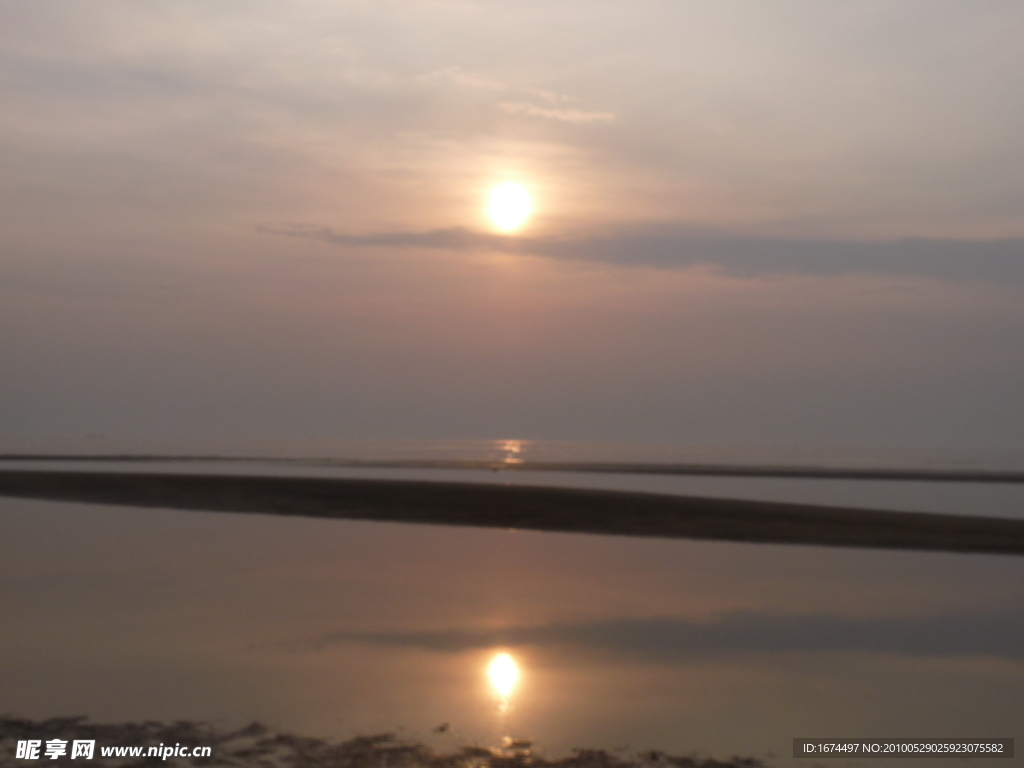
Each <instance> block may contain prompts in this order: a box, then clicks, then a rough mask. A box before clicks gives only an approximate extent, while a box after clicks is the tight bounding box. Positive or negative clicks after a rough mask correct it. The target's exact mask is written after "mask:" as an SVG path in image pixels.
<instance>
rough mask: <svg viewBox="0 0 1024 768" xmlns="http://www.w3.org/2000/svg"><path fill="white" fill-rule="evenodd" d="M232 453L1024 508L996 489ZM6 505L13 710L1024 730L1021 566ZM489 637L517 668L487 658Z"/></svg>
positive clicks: (869, 500) (295, 723)
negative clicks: (494, 668)
mask: <svg viewBox="0 0 1024 768" xmlns="http://www.w3.org/2000/svg"><path fill="white" fill-rule="evenodd" d="M83 468H84V467H83ZM107 468H115V467H113V466H111V467H107ZM117 468H120V467H117ZM154 468H156V469H165V470H170V471H173V470H180V469H181V467H180V466H179V465H175V464H172V463H168V464H166V465H161V466H155V467H154V466H148V467H145V469H147V470H153V469H154ZM188 469H189V471H197V469H198V468H197V467H194V466H193V467H189V468H188ZM203 471H225V468H224V466H220V465H209V466H206V467H205V468H203ZM230 471H246V472H249V471H254V472H255V471H260V472H265V471H274V472H289V473H293V472H301V473H309V474H339V473H340V474H357V475H359V476H367V475H373V476H401V477H424V476H426V477H432V478H437V479H467V480H471V481H483V482H517V483H518V482H525V483H532V484H539V483H556V484H562V485H589V486H592V487H618V488H630V489H643V490H655V491H660V492H670V493H699V494H704V495H722V496H736V497H744V498H772V499H779V500H792V501H814V502H823V503H835V504H844V505H851V506H854V505H860V506H877V507H879V508H894V509H918V510H921V511H938V512H951V513H954V512H956V513H976V514H996V515H1008V516H1017V515H1021V514H1022V509H1024V504H1022V502H1024V491H1022V489H1021V487H1020V486H1012V485H1004V486H996V485H992V486H980V485H974V486H971V485H966V484H963V485H961V484H928V483H873V482H868V483H865V482H842V483H838V482H828V481H797V480H737V479H707V478H704V479H702V478H665V477H655V478H637V477H611V476H582V475H553V474H547V473H487V472H471V471H464V472H446V473H438V472H432V473H423V472H408V471H406V472H399V471H397V470H376V471H373V472H369V471H365V470H363V471H359V472H356V471H354V470H344V471H339V470H333V469H326V468H322V467H321V468H309V467H306V468H295V467H290V468H289V467H286V468H281V467H278V468H276V469H270V470H268V468H267V467H265V466H247V467H241V468H239V467H238V466H237V465H236V466H235V467H234V469H231V470H230ZM0 520H2V525H3V530H4V536H3V537H2V540H0V600H2V606H0V609H2V615H3V616H4V617H5V618H4V627H5V631H4V633H3V638H2V640H0V642H2V644H3V652H2V653H0V676H2V679H3V680H4V685H3V686H2V687H0V710H2V711H8V712H11V713H16V714H20V715H24V716H28V717H46V716H51V715H58V714H88V715H90V716H91V717H92V718H94V719H96V720H103V721H122V720H139V719H146V718H154V719H165V720H173V719H179V718H188V719H207V720H212V721H214V722H218V723H223V724H234V723H239V722H242V721H247V720H251V719H258V720H262V721H264V722H268V723H270V724H272V725H274V726H276V727H279V728H285V729H290V730H294V731H296V732H300V733H306V734H310V735H323V736H333V737H345V736H351V735H353V734H356V733H366V732H377V731H382V730H396V729H402V730H401V731H400V733H403V734H406V735H408V736H409V737H410V738H423V739H427V740H433V741H435V742H440V745H442V746H443V745H444V744H446V743H451V745H452V746H454V745H455V744H456V743H458V744H461V743H464V742H468V741H475V742H479V743H483V744H498V743H499V742H500V740H501V739H502V737H505V736H517V737H528V738H532V739H535V740H536V742H537V744H538V746H539V747H540V748H541V749H542V750H543V751H544V752H545V753H548V754H559V753H562V752H565V751H567V750H569V749H571V748H573V747H619V746H625V745H630V746H632V747H634V748H637V749H640V748H646V747H651V748H661V749H667V750H670V751H682V752H689V751H698V752H701V753H704V754H709V753H710V754H715V755H720V756H726V755H733V754H742V755H750V756H758V757H768V758H770V759H771V762H773V763H775V764H780V765H784V764H788V763H792V762H794V761H792V760H791V759H790V758H789V757H788V754H789V750H790V748H791V747H790V745H791V740H792V738H793V737H794V736H815V735H852V736H901V735H902V736H922V735H929V736H930V735H934V736H1015V735H1016V736H1020V735H1024V734H1018V733H1017V730H1018V728H1019V724H1020V723H1021V722H1022V716H1024V559H1021V558H1014V557H1002V556H976V555H948V554H927V553H902V552H880V551H878V552H876V551H857V550H843V549H825V548H817V547H797V546H774V545H772V546H766V545H747V544H731V543H716V542H694V541H669V540H652V539H618V538H614V537H604V536H589V535H576V534H548V533H532V532H521V531H502V530H480V529H460V528H445V527H429V526H415V525H403V524H386V523H364V522H355V521H329V520H303V519H284V518H274V517H269V516H259V515H232V514H212V513H200V512H178V511H172V510H153V509H133V508H116V507H104V506H92V505H81V504H70V503H51V502H41V501H26V500H15V499H0ZM499 653H508V654H509V655H510V656H511V657H512V660H514V662H515V664H516V666H517V668H518V673H519V677H518V679H517V680H511V678H510V677H509V676H508V674H506V676H505V677H504V678H500V677H499V679H497V680H496V679H494V676H493V675H491V676H489V675H488V667H489V665H490V664H491V663H492V661H493V660H494V658H495V657H496V655H497V654H499ZM506 672H507V670H506ZM499 688H501V689H503V691H499ZM442 723H448V724H450V728H449V729H448V730H447V731H446V732H445V733H443V734H434V733H433V729H434V728H436V727H437V726H439V725H440V724H442ZM797 762H799V761H797ZM1011 762H1012V763H1016V762H1018V761H1006V762H1003V763H1001V764H1010V763H1011ZM871 764H873V765H878V764H879V763H877V762H872V763H871ZM901 764H903V765H907V763H905V762H901Z"/></svg>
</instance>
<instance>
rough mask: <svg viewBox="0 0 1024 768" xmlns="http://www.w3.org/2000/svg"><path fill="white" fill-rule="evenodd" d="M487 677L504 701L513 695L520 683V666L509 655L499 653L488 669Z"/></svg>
mask: <svg viewBox="0 0 1024 768" xmlns="http://www.w3.org/2000/svg"><path fill="white" fill-rule="evenodd" d="M487 677H488V678H490V680H491V685H492V686H493V687H494V690H495V692H496V693H497V694H498V695H499V696H500V697H501V698H503V699H507V698H508V697H509V696H511V695H512V691H514V690H515V688H516V683H518V682H519V665H518V664H516V660H515V659H513V658H512V657H511V656H510V655H509V654H507V653H499V654H498V655H497V656H495V657H494V660H493V661H492V662H491V664H490V666H489V667H487Z"/></svg>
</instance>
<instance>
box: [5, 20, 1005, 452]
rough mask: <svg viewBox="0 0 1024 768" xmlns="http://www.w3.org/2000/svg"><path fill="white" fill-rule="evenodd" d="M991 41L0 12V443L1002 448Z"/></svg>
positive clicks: (833, 25) (997, 113)
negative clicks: (518, 198) (499, 208)
mask: <svg viewBox="0 0 1024 768" xmlns="http://www.w3.org/2000/svg"><path fill="white" fill-rule="evenodd" d="M1022 36H1024V8H1022V7H1021V5H1020V4H1019V3H1018V2H1015V0H1006V1H1003V0H960V1H957V2H948V1H946V0H921V1H920V2H914V1H911V0H901V1H900V2H891V1H887V2H873V1H871V0H863V1H860V2H830V3H821V2H811V1H810V0H807V1H803V2H787V1H785V0H778V1H777V2H772V3H754V2H729V1H728V0H725V1H722V2H714V3H697V2H667V1H666V2H640V1H636V0H634V1H631V2H602V1H601V0H587V1H586V2H568V1H567V2H560V3H551V2H544V3H539V2H538V3H533V2H514V3H513V2H503V3H499V2H470V1H468V0H467V1H466V2H454V1H453V2H413V1H412V0H409V1H406V2H341V1H338V0H332V2H320V1H318V0H310V1H305V2H298V3H287V4H283V3H279V2H259V1H255V0H246V1H245V2H233V1H229V0H224V1H223V2H217V3H208V2H187V1H185V0H178V1H176V2H144V1H142V0H134V1H133V2H111V1H108V0H92V1H91V2H88V3H61V4H54V3H38V2H30V1H28V0H15V1H14V2H7V3H4V4H3V5H2V7H0V200H2V205H0V367H2V375H0V433H2V434H3V435H4V436H5V437H6V438H8V439H9V440H10V441H11V442H12V443H13V444H16V443H17V442H18V441H19V440H22V441H25V440H29V439H30V438H32V439H35V438H46V439H50V438H53V439H54V440H63V439H70V438H76V437H80V436H82V435H86V434H102V435H107V436H111V437H122V438H131V437H147V438H154V437H155V438H162V437H167V438H168V439H170V438H186V439H188V438H205V437H228V438H239V439H241V438H252V437H260V438H278V437H286V438H305V437H310V438H317V439H330V438H350V437H426V438H449V437H473V438H492V437H494V438H497V437H519V438H563V439H621V440H638V441H645V440H656V441H668V442H681V443H764V444H866V445H949V446H985V445H993V446H1002V447H1018V448H1019V447H1021V446H1022V443H1024V435H1022V433H1021V430H1020V427H1019V424H1020V423H1022V419H1024V398H1021V397H1020V392H1021V390H1022V387H1024V354H1022V342H1021V339H1022V338H1024V300H1022V299H1024V151H1022V150H1024V147H1022V142H1024V139H1022V137H1024V98H1021V97H1022V90H1024V77H1022V75H1021V73H1022V72H1024V52H1022V50H1021V46H1020V40H1021V39H1022ZM505 181H513V182H516V183H519V184H522V185H523V186H524V187H525V188H526V189H527V190H528V191H529V192H530V194H531V195H532V196H533V200H534V205H535V214H534V216H533V217H532V218H531V219H530V220H528V222H527V224H526V225H525V226H524V227H523V228H522V229H521V230H519V231H518V232H517V233H515V234H513V235H509V236H498V235H496V234H495V232H494V230H493V227H492V226H491V224H490V222H489V221H488V219H487V217H486V216H485V203H486V194H487V192H488V190H489V189H490V188H491V187H493V186H494V185H495V184H498V183H500V182H505Z"/></svg>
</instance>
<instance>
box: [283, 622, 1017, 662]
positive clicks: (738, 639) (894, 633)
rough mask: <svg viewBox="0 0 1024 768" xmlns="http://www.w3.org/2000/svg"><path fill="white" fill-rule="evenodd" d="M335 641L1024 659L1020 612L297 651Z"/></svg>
mask: <svg viewBox="0 0 1024 768" xmlns="http://www.w3.org/2000/svg"><path fill="white" fill-rule="evenodd" d="M339 643H364V644H369V645H379V646H393V647H405V648H420V649H423V650H428V651H434V652H437V653H460V652H463V651H469V650H475V649H484V648H493V647H496V646H507V647H517V646H535V647H555V648H557V647H568V648H574V649H577V650H578V649H585V650H590V651H597V652H604V653H610V654H612V655H616V656H621V657H626V658H633V659H637V660H640V661H646V662H656V663H686V662H689V661H692V660H695V659H702V658H709V657H723V656H737V655H744V654H751V653H808V652H824V653H842V652H846V653H850V652H853V653H893V654H899V655H903V656H917V657H925V656H992V657H1001V658H1009V659H1024V613H1014V614H999V615H993V616H971V615H953V616H934V617H910V618H904V617H883V618H850V617H843V616H834V615H828V614H811V615H803V616H778V615H771V614H761V613H753V612H737V613H730V614H726V615H724V616H721V617H719V618H717V619H715V620H714V621H710V622H699V621H693V620H689V619H682V618H671V617H668V618H648V619H613V620H609V621H600V622H589V623H578V624H543V625H535V626H520V627H509V628H505V629H501V630H462V629H448V630H440V631H433V632H334V633H330V634H326V635H323V636H321V637H319V638H316V639H315V640H312V641H309V642H306V643H303V644H301V645H299V646H297V647H298V648H322V647H326V646H330V645H335V644H339ZM292 647H293V648H295V647H296V646H292Z"/></svg>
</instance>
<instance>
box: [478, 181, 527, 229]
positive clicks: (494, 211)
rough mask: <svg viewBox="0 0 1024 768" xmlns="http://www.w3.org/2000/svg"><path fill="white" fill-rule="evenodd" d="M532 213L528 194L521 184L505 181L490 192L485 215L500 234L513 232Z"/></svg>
mask: <svg viewBox="0 0 1024 768" xmlns="http://www.w3.org/2000/svg"><path fill="white" fill-rule="evenodd" d="M531 213H533V201H532V200H530V193H529V192H527V191H526V189H525V188H524V187H523V186H522V185H521V184H516V183H515V182H511V181H506V182H505V183H503V184H499V185H498V186H496V187H494V188H493V189H492V190H491V193H490V197H489V199H488V203H487V215H489V216H490V217H491V221H492V222H494V226H496V227H497V228H498V229H500V230H501V231H502V232H514V231H515V230H517V229H519V228H520V227H521V226H523V223H524V222H525V221H526V220H527V219H528V218H529V217H530V214H531Z"/></svg>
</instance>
